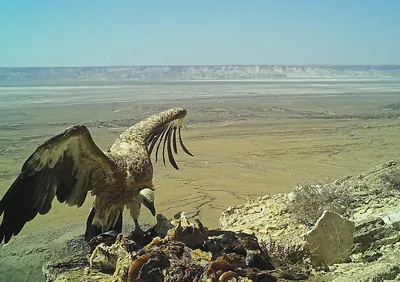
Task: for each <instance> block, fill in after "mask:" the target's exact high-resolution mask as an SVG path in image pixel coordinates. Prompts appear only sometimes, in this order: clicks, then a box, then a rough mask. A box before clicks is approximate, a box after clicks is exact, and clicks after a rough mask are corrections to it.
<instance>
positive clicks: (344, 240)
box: [306, 211, 355, 265]
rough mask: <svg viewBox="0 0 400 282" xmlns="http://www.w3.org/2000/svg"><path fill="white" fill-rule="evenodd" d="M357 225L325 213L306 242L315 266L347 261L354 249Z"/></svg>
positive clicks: (338, 215)
mask: <svg viewBox="0 0 400 282" xmlns="http://www.w3.org/2000/svg"><path fill="white" fill-rule="evenodd" d="M354 228H355V224H354V222H352V221H351V220H348V219H346V218H344V217H342V216H341V215H340V214H338V213H335V212H331V211H325V212H324V213H323V214H322V216H321V217H320V218H319V219H318V221H317V223H316V224H315V226H314V227H313V229H312V230H311V231H309V232H308V233H307V234H306V241H307V246H308V248H309V250H310V251H311V261H312V263H313V264H314V265H332V264H335V263H342V262H344V261H346V260H347V259H348V258H349V256H350V254H351V250H352V247H353V237H354Z"/></svg>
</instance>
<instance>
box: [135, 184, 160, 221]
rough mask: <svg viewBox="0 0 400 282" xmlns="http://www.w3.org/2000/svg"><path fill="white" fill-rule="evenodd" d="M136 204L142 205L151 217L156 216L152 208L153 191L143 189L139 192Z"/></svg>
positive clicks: (154, 209)
mask: <svg viewBox="0 0 400 282" xmlns="http://www.w3.org/2000/svg"><path fill="white" fill-rule="evenodd" d="M138 202H140V203H141V204H143V205H144V206H145V207H146V208H148V209H149V211H150V212H151V214H152V215H153V216H155V215H156V208H155V207H154V191H153V190H151V189H150V188H144V189H142V190H140V192H139V199H138Z"/></svg>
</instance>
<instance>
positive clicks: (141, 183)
mask: <svg viewBox="0 0 400 282" xmlns="http://www.w3.org/2000/svg"><path fill="white" fill-rule="evenodd" d="M186 114H187V112H186V110H185V109H182V108H171V109H168V110H166V111H164V112H161V113H158V114H154V115H152V116H150V117H148V118H146V119H144V120H142V121H140V122H138V123H136V124H134V125H133V126H131V127H130V128H128V129H127V130H125V131H123V132H122V133H121V135H120V136H119V137H118V138H117V140H116V141H115V142H114V144H113V145H112V146H111V147H110V148H109V149H108V151H107V152H103V151H102V150H100V149H99V147H98V146H97V145H96V144H95V143H94V141H93V139H92V137H91V135H90V132H89V130H88V129H87V127H86V126H85V125H80V124H79V125H73V126H71V127H69V128H67V129H66V130H65V131H63V132H61V133H60V134H58V135H56V136H53V137H52V138H50V139H48V140H47V141H45V142H44V143H43V144H42V145H40V146H39V147H38V148H37V149H36V150H35V151H34V152H33V154H32V155H31V156H30V157H29V158H28V159H27V160H26V161H25V163H24V164H23V166H22V169H21V172H20V174H19V175H18V176H17V178H16V179H15V181H14V182H13V183H12V184H11V186H10V188H9V189H8V191H7V192H6V193H5V195H4V196H3V198H2V199H1V200H0V216H1V215H3V219H2V222H1V225H0V244H1V243H2V242H3V241H4V243H7V242H8V241H9V240H10V238H11V237H12V236H13V235H14V236H15V235H17V234H18V233H19V232H20V231H21V230H22V228H23V227H24V225H25V224H26V223H27V222H28V221H31V220H33V219H34V218H35V217H36V216H37V214H38V213H39V214H42V215H44V214H47V213H48V212H49V211H50V209H51V205H52V202H53V199H54V198H55V197H56V198H57V200H58V201H59V202H61V203H66V204H68V205H69V206H77V207H80V206H82V204H83V203H84V201H85V199H86V196H87V195H88V192H89V191H90V194H91V195H92V196H94V197H95V198H94V202H93V206H92V209H91V211H90V213H89V216H88V219H87V223H86V232H85V239H86V241H89V240H90V239H91V238H93V237H95V236H97V235H99V234H101V233H104V232H107V231H111V230H114V231H117V232H119V233H120V232H122V212H123V210H124V208H125V207H126V208H127V209H129V211H130V214H131V216H132V218H133V220H134V224H135V229H134V231H133V232H139V233H140V232H141V229H140V226H139V223H138V217H139V214H140V208H141V205H142V204H143V205H144V206H145V207H147V208H148V209H149V210H150V212H151V213H152V214H153V216H154V215H155V214H156V211H155V207H154V190H155V188H154V186H153V165H152V162H151V159H150V156H151V153H152V151H153V149H154V148H155V150H156V152H155V154H154V155H155V159H156V162H157V161H158V159H159V151H160V152H161V150H162V154H161V153H160V155H161V156H162V159H163V163H164V165H165V159H166V154H165V151H166V152H167V156H168V160H169V162H170V163H171V165H172V166H173V167H174V168H175V169H179V168H178V165H177V164H176V161H175V159H174V155H173V153H175V154H176V153H177V152H178V149H177V147H178V146H177V142H178V141H177V140H179V144H180V147H181V148H182V150H183V151H184V152H185V153H186V154H188V155H190V156H193V155H192V154H191V153H190V152H189V151H188V149H187V148H186V147H185V145H184V144H183V142H182V136H181V128H182V127H183V119H184V117H185V116H186ZM161 144H162V145H161ZM160 147H161V148H160ZM161 156H160V157H161Z"/></svg>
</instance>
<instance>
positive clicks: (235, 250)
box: [43, 160, 400, 282]
mask: <svg viewBox="0 0 400 282" xmlns="http://www.w3.org/2000/svg"><path fill="white" fill-rule="evenodd" d="M399 210H400V160H396V161H391V162H388V163H386V164H383V165H381V166H378V167H376V168H374V169H372V170H370V171H368V172H366V173H364V174H361V175H359V176H357V177H346V178H343V179H339V180H336V181H334V182H332V183H320V184H304V185H302V186H299V187H296V188H295V189H294V191H293V192H292V193H289V194H277V195H271V196H268V195H267V196H264V197H261V198H259V199H258V200H256V201H249V202H247V203H245V204H243V205H239V206H232V207H229V208H228V209H227V210H226V211H225V212H223V213H222V215H221V218H220V223H221V227H222V229H221V230H208V229H207V228H206V227H204V226H202V224H201V223H200V222H199V221H197V222H196V223H189V222H188V220H187V218H186V217H185V214H184V213H182V214H181V217H180V218H179V219H172V220H171V221H169V220H166V219H165V218H164V217H162V216H161V215H158V217H157V225H156V226H154V227H153V228H151V229H150V231H149V232H148V233H147V235H146V236H147V237H146V236H144V237H141V238H136V239H135V238H133V239H132V238H129V237H126V236H123V235H122V234H120V235H118V236H117V234H107V235H106V236H103V237H99V238H95V239H94V240H93V241H92V243H91V245H92V250H93V252H91V253H87V254H88V257H87V256H86V255H85V256H80V257H76V256H75V257H70V258H65V259H63V260H59V261H55V262H50V263H47V264H45V266H44V267H43V272H44V274H45V276H46V279H47V281H59V282H60V281H287V280H307V281H337V282H339V281H386V280H393V281H399V280H400V261H399V259H398V258H399V257H400V216H399ZM151 230H153V231H151ZM160 230H163V231H162V232H161V233H162V234H161V233H160ZM110 236H111V237H112V236H114V238H115V239H113V240H111V241H110ZM139 239H140V240H139Z"/></svg>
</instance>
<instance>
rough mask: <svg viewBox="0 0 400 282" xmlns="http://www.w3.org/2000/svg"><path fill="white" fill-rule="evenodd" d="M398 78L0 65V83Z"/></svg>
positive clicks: (317, 71) (395, 70)
mask: <svg viewBox="0 0 400 282" xmlns="http://www.w3.org/2000/svg"><path fill="white" fill-rule="evenodd" d="M285 78H400V66H312V65H308V66H278V65H247V66H246V65H229V66H223V65H213V66H132V67H39V68H0V85H7V84H14V83H24V82H35V81H42V82H43V81H48V82H49V81H58V82H60V81H135V80H136V81H141V80H158V81H159V80H235V79H285Z"/></svg>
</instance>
